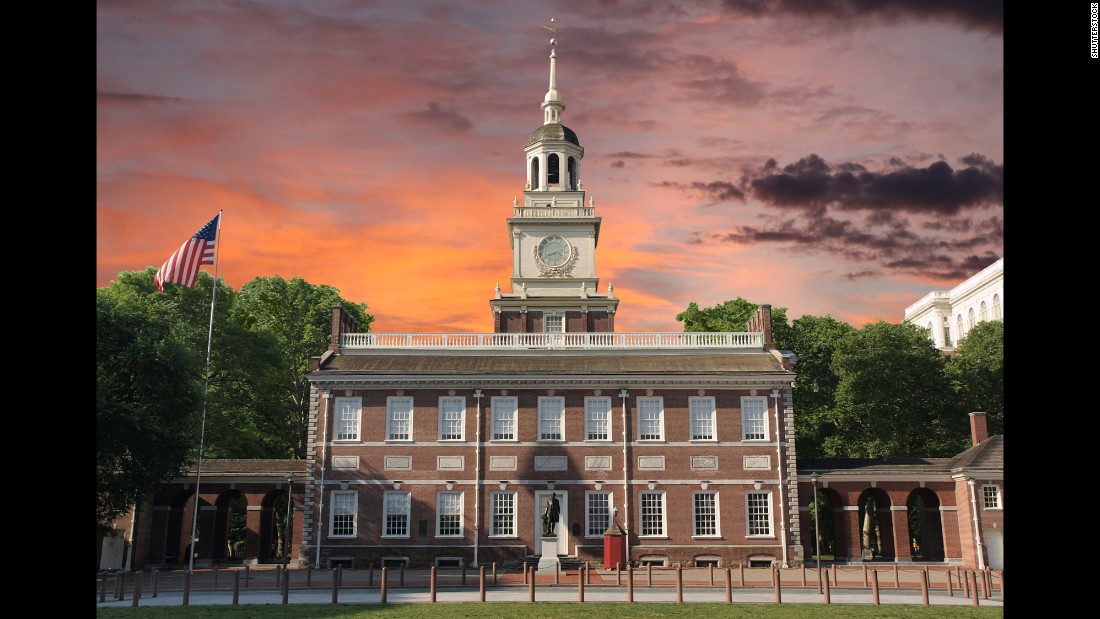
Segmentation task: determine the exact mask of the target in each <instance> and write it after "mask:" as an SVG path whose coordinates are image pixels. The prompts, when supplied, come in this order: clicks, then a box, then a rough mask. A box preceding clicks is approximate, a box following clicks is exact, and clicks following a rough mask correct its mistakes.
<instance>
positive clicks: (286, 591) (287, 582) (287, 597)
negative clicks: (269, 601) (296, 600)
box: [281, 565, 290, 604]
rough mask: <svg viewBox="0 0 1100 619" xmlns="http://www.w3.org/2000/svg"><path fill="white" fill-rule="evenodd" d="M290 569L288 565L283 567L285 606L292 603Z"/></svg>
mask: <svg viewBox="0 0 1100 619" xmlns="http://www.w3.org/2000/svg"><path fill="white" fill-rule="evenodd" d="M288 567H289V566H286V565H284V566H283V580H282V584H281V586H282V591H283V604H289V603H290V572H289V571H288V569H287V568H288Z"/></svg>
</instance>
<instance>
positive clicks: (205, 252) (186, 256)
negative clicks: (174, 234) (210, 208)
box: [154, 213, 222, 292]
mask: <svg viewBox="0 0 1100 619" xmlns="http://www.w3.org/2000/svg"><path fill="white" fill-rule="evenodd" d="M221 216H222V214H221V213H218V214H217V215H215V216H214V219H211V220H210V221H209V222H207V224H206V225H205V226H203V227H202V228H201V229H200V230H199V231H198V232H196V233H195V236H192V237H191V238H189V239H187V240H186V241H184V243H183V245H180V248H179V249H177V250H176V251H175V252H173V253H172V255H171V256H169V257H168V259H167V260H165V261H164V264H162V265H160V269H159V270H158V271H157V276H156V277H155V278H154V281H156V283H157V290H159V291H161V292H164V284H165V283H167V282H172V283H176V284H183V285H184V286H187V287H188V288H194V287H195V280H196V279H197V278H198V276H199V265H200V264H214V244H215V240H216V239H217V237H218V218H219V217H221Z"/></svg>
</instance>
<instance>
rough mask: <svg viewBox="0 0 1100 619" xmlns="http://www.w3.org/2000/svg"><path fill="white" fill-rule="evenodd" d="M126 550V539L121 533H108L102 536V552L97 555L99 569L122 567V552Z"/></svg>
mask: <svg viewBox="0 0 1100 619" xmlns="http://www.w3.org/2000/svg"><path fill="white" fill-rule="evenodd" d="M125 552H126V540H125V539H123V537H122V535H108V536H106V537H104V538H103V553H102V554H101V555H100V556H99V569H101V570H118V569H122V559H123V554H124V553H125Z"/></svg>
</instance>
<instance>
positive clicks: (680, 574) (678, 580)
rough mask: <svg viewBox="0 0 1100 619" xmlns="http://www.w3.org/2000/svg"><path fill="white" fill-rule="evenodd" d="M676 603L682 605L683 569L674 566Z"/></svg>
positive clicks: (678, 565)
mask: <svg viewBox="0 0 1100 619" xmlns="http://www.w3.org/2000/svg"><path fill="white" fill-rule="evenodd" d="M676 603H677V604H683V603H684V568H682V567H680V564H679V563H677V564H676Z"/></svg>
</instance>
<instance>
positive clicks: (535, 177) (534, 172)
mask: <svg viewBox="0 0 1100 619" xmlns="http://www.w3.org/2000/svg"><path fill="white" fill-rule="evenodd" d="M538 188H539V158H538V157H531V189H538Z"/></svg>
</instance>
